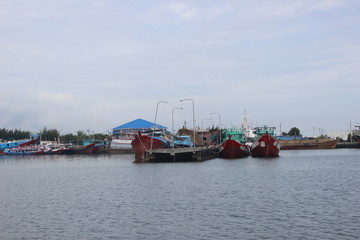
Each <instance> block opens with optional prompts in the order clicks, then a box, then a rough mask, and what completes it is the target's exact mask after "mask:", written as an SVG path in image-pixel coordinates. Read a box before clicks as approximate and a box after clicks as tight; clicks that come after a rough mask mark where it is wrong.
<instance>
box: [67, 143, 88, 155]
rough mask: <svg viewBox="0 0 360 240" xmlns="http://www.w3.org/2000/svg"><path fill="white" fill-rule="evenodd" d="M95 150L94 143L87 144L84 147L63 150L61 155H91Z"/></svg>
mask: <svg viewBox="0 0 360 240" xmlns="http://www.w3.org/2000/svg"><path fill="white" fill-rule="evenodd" d="M94 148H95V143H91V144H88V145H86V146H77V147H72V148H68V149H64V150H63V151H62V154H92V152H93V150H94Z"/></svg>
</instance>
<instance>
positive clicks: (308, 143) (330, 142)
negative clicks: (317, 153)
mask: <svg viewBox="0 0 360 240" xmlns="http://www.w3.org/2000/svg"><path fill="white" fill-rule="evenodd" d="M277 141H278V142H279V143H280V144H281V150H295V149H334V148H336V144H337V140H334V139H300V140H279V139H278V140H277Z"/></svg>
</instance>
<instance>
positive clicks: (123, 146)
mask: <svg viewBox="0 0 360 240" xmlns="http://www.w3.org/2000/svg"><path fill="white" fill-rule="evenodd" d="M134 139H135V134H134V133H123V134H118V135H117V136H116V137H113V138H112V139H111V151H112V152H114V151H115V152H117V151H118V152H125V151H132V146H131V142H132V141H133V140H134Z"/></svg>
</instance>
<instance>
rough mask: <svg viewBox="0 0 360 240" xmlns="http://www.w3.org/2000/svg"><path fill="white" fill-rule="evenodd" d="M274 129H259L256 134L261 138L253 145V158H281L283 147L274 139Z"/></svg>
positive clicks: (265, 127)
mask: <svg viewBox="0 0 360 240" xmlns="http://www.w3.org/2000/svg"><path fill="white" fill-rule="evenodd" d="M274 130H275V128H274V127H267V126H264V127H258V128H256V132H255V133H256V134H257V135H258V136H260V137H259V138H258V139H257V140H256V141H254V142H253V143H252V144H251V154H252V156H253V157H277V156H279V152H280V148H281V145H280V143H279V142H278V141H276V139H275V138H274V137H273V135H275V134H274Z"/></svg>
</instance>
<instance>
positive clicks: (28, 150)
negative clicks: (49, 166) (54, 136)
mask: <svg viewBox="0 0 360 240" xmlns="http://www.w3.org/2000/svg"><path fill="white" fill-rule="evenodd" d="M43 153H44V150H43V149H41V148H39V147H17V148H10V149H9V148H8V149H5V150H4V152H3V154H4V155H41V154H43Z"/></svg>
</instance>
